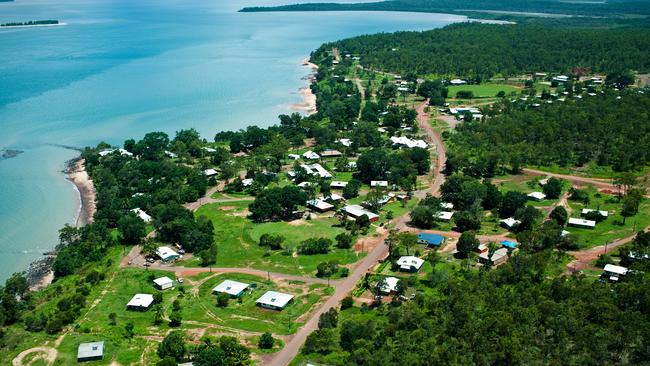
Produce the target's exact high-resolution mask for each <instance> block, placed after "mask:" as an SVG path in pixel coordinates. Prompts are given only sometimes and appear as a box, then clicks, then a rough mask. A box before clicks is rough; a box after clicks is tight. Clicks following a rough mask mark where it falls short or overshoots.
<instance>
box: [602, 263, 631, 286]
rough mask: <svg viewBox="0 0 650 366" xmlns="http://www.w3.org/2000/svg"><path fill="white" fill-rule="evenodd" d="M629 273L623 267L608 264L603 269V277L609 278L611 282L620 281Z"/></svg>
mask: <svg viewBox="0 0 650 366" xmlns="http://www.w3.org/2000/svg"><path fill="white" fill-rule="evenodd" d="M627 272H628V269H627V268H625V267H621V266H616V265H613V264H606V265H605V268H603V276H605V277H608V278H609V280H610V281H614V282H616V281H618V280H619V279H620V278H621V277H624V276H625V275H626V274H627Z"/></svg>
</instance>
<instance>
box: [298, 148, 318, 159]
mask: <svg viewBox="0 0 650 366" xmlns="http://www.w3.org/2000/svg"><path fill="white" fill-rule="evenodd" d="M302 157H303V158H305V159H309V160H318V159H320V155H318V154H316V153H315V152H313V151H311V150H309V151H307V152H305V153H304V154H302Z"/></svg>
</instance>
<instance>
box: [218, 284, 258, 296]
mask: <svg viewBox="0 0 650 366" xmlns="http://www.w3.org/2000/svg"><path fill="white" fill-rule="evenodd" d="M249 286H250V285H249V284H247V283H242V282H238V281H233V280H225V281H223V282H221V283H220V284H218V285H217V286H216V287H215V288H213V289H212V292H216V293H218V294H220V293H226V294H228V295H230V296H231V297H240V296H241V295H243V294H244V292H246V289H248V287H249Z"/></svg>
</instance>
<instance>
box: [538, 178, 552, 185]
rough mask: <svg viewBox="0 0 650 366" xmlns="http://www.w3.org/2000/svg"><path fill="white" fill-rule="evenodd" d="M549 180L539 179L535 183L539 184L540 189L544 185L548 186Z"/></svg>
mask: <svg viewBox="0 0 650 366" xmlns="http://www.w3.org/2000/svg"><path fill="white" fill-rule="evenodd" d="M549 179H550V178H544V179H540V180H539V182H537V184H539V186H540V187H544V186H545V185H546V184H548V180H549Z"/></svg>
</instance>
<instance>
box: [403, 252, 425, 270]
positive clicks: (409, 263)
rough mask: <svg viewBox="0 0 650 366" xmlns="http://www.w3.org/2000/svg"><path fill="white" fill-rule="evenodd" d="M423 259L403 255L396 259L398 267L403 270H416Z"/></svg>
mask: <svg viewBox="0 0 650 366" xmlns="http://www.w3.org/2000/svg"><path fill="white" fill-rule="evenodd" d="M423 264H424V260H423V259H420V258H418V257H414V256H412V255H411V256H404V257H400V258H399V259H398V260H397V265H398V266H399V269H400V270H401V271H404V272H417V271H419V270H420V268H421V267H422V265H423Z"/></svg>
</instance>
